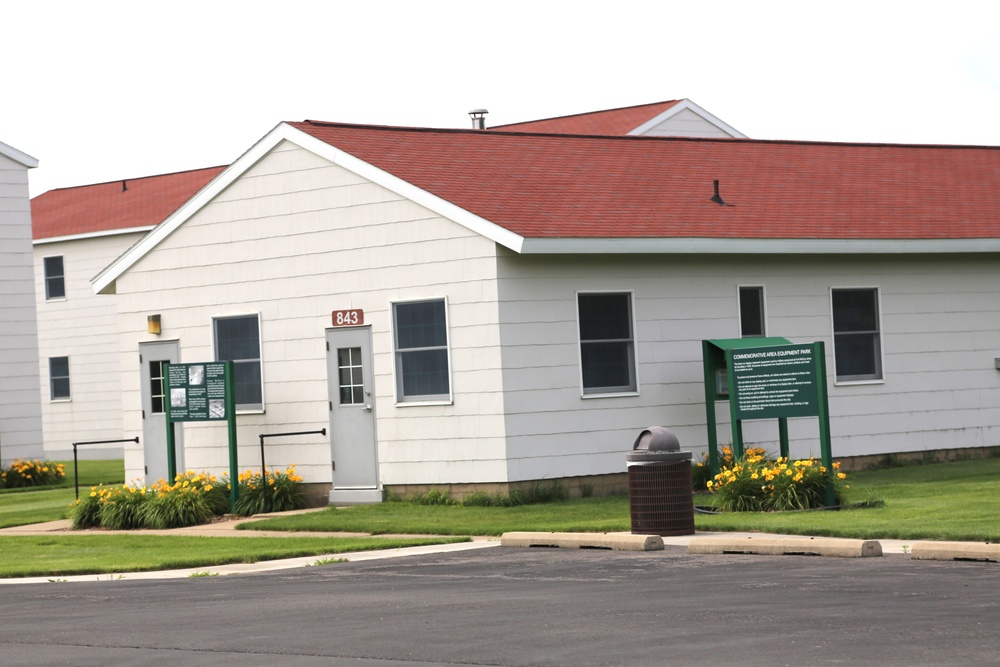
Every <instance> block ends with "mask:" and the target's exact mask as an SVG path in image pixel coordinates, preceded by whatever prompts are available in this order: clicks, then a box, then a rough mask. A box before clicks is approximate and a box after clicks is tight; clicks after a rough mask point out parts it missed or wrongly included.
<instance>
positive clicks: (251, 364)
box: [215, 315, 264, 410]
mask: <svg viewBox="0 0 1000 667" xmlns="http://www.w3.org/2000/svg"><path fill="white" fill-rule="evenodd" d="M215 358H216V360H217V361H232V362H233V394H234V397H235V399H236V408H237V409H239V410H262V409H263V408H264V398H263V397H264V389H263V383H262V381H261V371H260V365H261V358H260V322H259V319H258V317H257V315H246V316H242V317H226V318H220V319H217V320H215Z"/></svg>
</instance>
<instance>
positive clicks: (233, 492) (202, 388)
mask: <svg viewBox="0 0 1000 667" xmlns="http://www.w3.org/2000/svg"><path fill="white" fill-rule="evenodd" d="M164 374H165V378H166V386H165V387H164V391H165V392H166V395H167V399H168V400H167V410H166V413H167V420H166V421H167V473H168V476H169V477H170V479H171V480H174V479H175V478H176V475H177V453H176V443H175V440H174V423H175V422H195V421H224V422H226V424H227V427H228V428H227V431H228V432H229V479H232V480H235V479H237V478H238V477H239V461H238V458H237V447H236V393H235V392H234V391H233V362H231V361H204V362H201V363H196V364H167V366H166V370H165V373H164ZM238 497H239V485H238V484H231V485H230V491H229V506H230V509H233V508H234V507H235V506H236V500H237V499H238Z"/></svg>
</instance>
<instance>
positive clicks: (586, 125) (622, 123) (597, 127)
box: [492, 100, 680, 136]
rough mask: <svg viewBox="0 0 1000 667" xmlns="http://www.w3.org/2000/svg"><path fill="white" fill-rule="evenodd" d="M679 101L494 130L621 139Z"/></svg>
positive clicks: (518, 124)
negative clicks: (587, 135)
mask: <svg viewBox="0 0 1000 667" xmlns="http://www.w3.org/2000/svg"><path fill="white" fill-rule="evenodd" d="M678 103H680V100H670V101H667V102H654V103H653V104H642V105H639V106H634V107H624V108H621V109H608V110H607V111H593V112H590V113H580V114H574V115H572V116H560V117H559V118H546V119H544V120H531V121H526V122H524V123H511V124H510V125H498V126H497V127H495V128H492V129H494V130H503V131H504V132H536V133H549V134H590V135H607V136H624V135H626V134H628V133H629V132H631V131H632V130H634V129H635V128H637V127H639V126H640V125H642V124H643V123H645V122H646V121H649V120H652V119H653V118H656V117H657V116H659V115H660V114H661V113H663V112H664V111H666V110H667V109H670V108H671V107H673V106H676V105H677V104H678Z"/></svg>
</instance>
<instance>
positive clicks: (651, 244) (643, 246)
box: [520, 238, 1000, 255]
mask: <svg viewBox="0 0 1000 667" xmlns="http://www.w3.org/2000/svg"><path fill="white" fill-rule="evenodd" d="M520 252H521V254H522V255H542V254H553V255H587V254H592V255H625V254H636V255H656V254H663V255H672V254H673V255H917V254H932V255H934V254H947V253H958V254H964V253H995V252H1000V239H997V238H990V239H707V238H627V239H623V238H611V239H609V238H593V239H581V238H558V239H530V238H529V239H525V241H524V243H523V244H522V246H521V251H520Z"/></svg>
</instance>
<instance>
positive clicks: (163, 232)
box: [90, 123, 524, 294]
mask: <svg viewBox="0 0 1000 667" xmlns="http://www.w3.org/2000/svg"><path fill="white" fill-rule="evenodd" d="M282 141H288V142H290V143H293V144H295V145H297V146H300V147H301V148H303V149H305V150H308V151H310V152H312V153H314V154H316V155H318V156H320V157H323V158H325V159H327V160H329V161H331V162H333V163H335V164H337V165H340V166H342V167H344V168H345V169H348V170H350V171H352V172H354V173H356V174H358V175H359V176H362V177H364V178H367V179H369V180H371V181H372V182H374V183H377V184H378V185H382V186H383V187H385V188H388V189H389V190H392V191H393V192H395V193H396V194H399V195H400V196H403V197H406V198H407V199H409V200H411V201H413V202H415V203H417V204H420V205H421V206H425V207H426V208H429V209H430V210H432V211H434V212H435V213H438V214H440V215H442V216H444V217H446V218H448V219H450V220H453V221H454V222H457V223H458V224H460V225H463V226H465V227H467V228H469V229H470V230H472V231H474V232H477V233H479V234H482V235H483V236H485V237H486V238H489V239H490V240H492V241H494V242H496V243H499V244H501V245H503V246H505V247H507V248H510V249H511V250H513V251H514V252H520V250H521V244H522V243H523V240H524V239H523V238H522V237H520V236H518V235H517V234H514V233H513V232H511V231H509V230H507V229H504V228H503V227H501V226H499V225H497V224H494V223H492V222H490V221H488V220H486V219H485V218H481V217H479V216H477V215H475V214H473V213H470V212H469V211H466V210H465V209H463V208H460V207H458V206H456V205H454V204H452V203H451V202H448V201H445V200H444V199H442V198H440V197H438V196H436V195H433V194H431V193H429V192H427V191H425V190H422V189H420V188H418V187H417V186H415V185H413V184H412V183H409V182H407V181H404V180H403V179H401V178H398V177H396V176H393V175H392V174H390V173H388V172H386V171H383V170H382V169H379V168H377V167H375V166H373V165H371V164H369V163H367V162H365V161H363V160H360V159H358V158H356V157H354V156H353V155H350V154H348V153H346V152H344V151H342V150H340V149H338V148H335V147H334V146H331V145H330V144H328V143H326V142H325V141H321V140H319V139H317V138H315V137H313V136H312V135H309V134H306V133H305V132H302V131H301V130H298V129H296V128H294V127H292V126H291V125H288V124H287V123H279V124H278V125H277V126H275V127H274V129H272V130H271V131H270V132H268V133H267V134H266V135H265V136H264V137H263V138H262V139H260V140H259V141H258V142H257V143H256V144H254V145H253V146H252V147H251V148H250V149H249V150H248V151H246V152H245V153H244V154H243V155H241V156H240V157H239V159H237V160H236V161H235V162H233V163H232V164H231V165H229V166H228V167H226V168H225V169H224V170H222V172H220V173H219V174H218V175H217V176H216V177H215V178H213V179H212V180H211V181H209V183H208V184H207V185H206V186H205V187H203V188H202V189H201V190H199V191H198V193H197V194H195V195H194V196H193V197H191V199H189V200H187V202H185V203H184V204H183V205H182V206H181V207H180V208H178V209H177V210H176V211H174V213H172V214H171V215H170V216H169V217H168V218H167V219H165V220H164V221H163V222H161V223H160V224H158V225H157V226H156V227H154V228H153V230H152V231H151V232H150V233H149V234H147V235H146V236H145V237H143V238H142V239H140V240H139V241H138V242H137V243H136V244H135V245H134V246H132V248H130V249H129V250H128V251H126V252H125V253H124V254H123V255H121V256H120V257H119V258H118V259H116V260H115V261H114V262H112V263H111V264H110V265H109V266H107V267H106V268H105V269H104V270H103V271H101V273H99V274H98V275H97V276H96V277H95V278H94V279H93V280H91V281H90V284H91V287H92V288H93V290H94V292H95V293H97V294H100V293H102V292H103V291H104V290H107V289H108V288H109V287H110V286H111V285H112V283H114V282H115V281H116V280H117V279H118V278H119V277H120V276H121V275H122V274H123V273H125V272H126V271H128V270H129V269H130V268H131V267H132V266H133V265H135V263H136V262H138V261H139V260H140V259H141V258H142V257H144V256H145V255H146V253H148V252H150V251H151V250H152V249H153V248H155V247H156V246H157V245H159V244H160V242H161V241H163V240H164V239H165V238H167V237H168V236H169V235H170V234H171V233H173V231H174V230H175V229H177V228H178V227H180V226H181V225H182V224H184V222H186V221H187V220H188V219H189V218H191V217H192V216H193V215H194V214H195V213H197V212H198V211H199V210H200V209H201V208H202V207H204V206H206V205H207V204H208V203H209V202H211V201H212V200H213V199H214V198H215V197H216V196H217V195H218V194H219V193H221V192H222V191H223V190H225V189H226V188H228V187H229V186H230V185H231V184H232V183H234V182H235V181H236V180H237V179H238V178H239V177H240V176H242V175H243V174H244V173H246V172H247V171H248V170H249V169H250V168H251V167H253V166H254V165H255V164H257V162H259V161H260V160H261V159H263V158H264V157H265V156H266V155H267V154H268V153H269V152H270V151H271V150H272V149H273V148H274V147H275V146H277V145H278V144H280V143H281V142H282Z"/></svg>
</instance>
